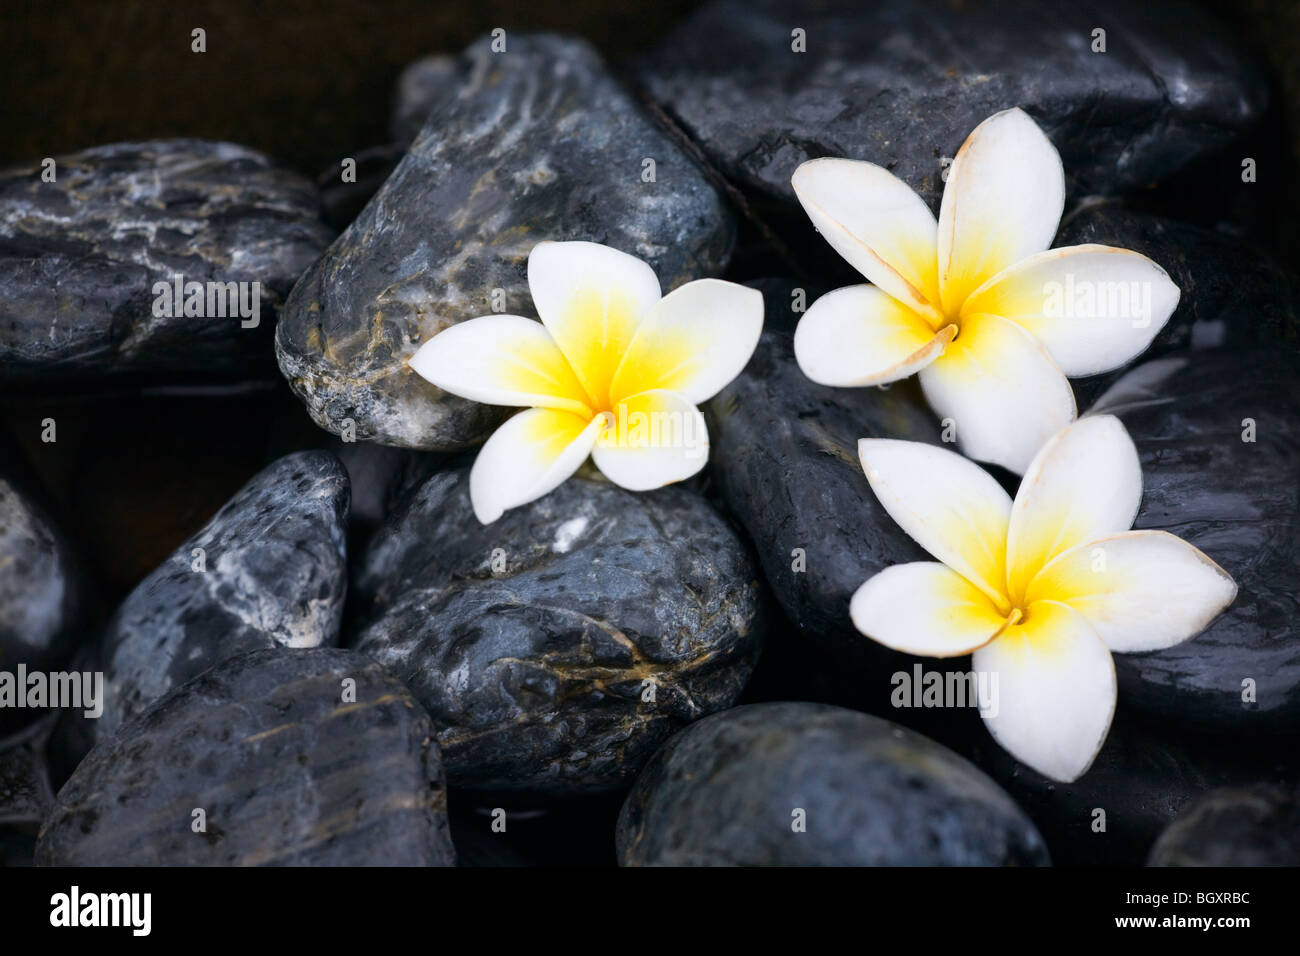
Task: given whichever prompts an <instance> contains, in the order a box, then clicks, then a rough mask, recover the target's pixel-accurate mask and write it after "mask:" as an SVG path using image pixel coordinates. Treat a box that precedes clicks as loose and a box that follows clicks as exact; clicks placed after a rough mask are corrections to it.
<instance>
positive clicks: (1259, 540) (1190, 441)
mask: <svg viewBox="0 0 1300 956" xmlns="http://www.w3.org/2000/svg"><path fill="white" fill-rule="evenodd" d="M1296 367H1297V355H1296V353H1294V352H1291V351H1288V350H1284V349H1272V350H1258V351H1227V352H1194V353H1189V354H1186V355H1179V356H1171V357H1167V358H1163V359H1156V360H1154V361H1152V362H1148V363H1145V364H1143V365H1140V366H1138V367H1137V368H1136V369H1134V370H1133V371H1131V372H1129V373H1128V374H1127V375H1126V376H1125V377H1124V378H1122V379H1120V381H1119V382H1117V383H1116V384H1115V386H1114V387H1113V388H1112V389H1111V390H1110V391H1109V392H1107V393H1106V394H1105V395H1103V396H1102V397H1101V398H1100V399H1099V400H1098V401H1097V403H1096V404H1095V405H1094V406H1093V408H1092V411H1093V412H1105V413H1108V414H1112V415H1117V416H1118V417H1119V418H1120V420H1121V421H1123V423H1124V425H1125V427H1126V428H1127V429H1128V431H1129V434H1130V435H1131V436H1132V437H1133V441H1134V443H1135V444H1136V445H1137V449H1138V455H1139V457H1140V459H1141V462H1142V481H1143V493H1142V506H1141V509H1140V511H1139V512H1138V516H1137V520H1136V521H1135V522H1134V527H1135V528H1153V529H1157V530H1162V531H1169V532H1171V533H1173V534H1175V535H1177V536H1178V537H1180V538H1182V539H1183V540H1185V541H1187V542H1188V543H1190V544H1193V545H1195V546H1196V547H1198V548H1200V549H1201V550H1202V551H1204V552H1205V553H1206V554H1207V555H1209V556H1210V558H1211V559H1213V560H1214V561H1215V562H1216V563H1217V564H1219V565H1220V566H1221V567H1222V568H1223V569H1224V570H1225V571H1227V572H1228V573H1229V574H1231V575H1232V577H1233V579H1234V580H1235V581H1236V582H1237V589H1238V590H1237V598H1236V600H1235V601H1234V602H1233V603H1232V605H1231V606H1229V607H1228V609H1227V610H1226V611H1225V612H1224V613H1223V614H1221V615H1220V616H1219V617H1217V618H1216V619H1215V620H1214V621H1213V622H1212V623H1211V624H1210V626H1209V627H1208V628H1206V630H1205V631H1204V632H1202V633H1201V634H1200V635H1198V636H1197V637H1194V638H1192V639H1191V640H1189V641H1185V642H1183V643H1182V644H1178V645H1176V646H1174V647H1171V648H1167V649H1166V650H1162V651H1153V652H1150V653H1146V654H1117V655H1116V656H1115V672H1116V675H1117V677H1118V679H1119V688H1120V700H1121V704H1122V706H1124V707H1132V708H1135V709H1137V710H1140V711H1143V712H1145V713H1147V714H1149V715H1150V716H1152V717H1155V718H1158V719H1161V720H1164V721H1167V722H1169V723H1170V724H1171V725H1173V726H1176V727H1200V728H1203V729H1207V730H1223V731H1238V732H1254V733H1274V732H1278V731H1283V730H1290V731H1294V730H1296V729H1300V639H1297V635H1296V621H1297V620H1300V603H1298V602H1297V597H1296V581H1297V577H1298V575H1300V495H1298V494H1297V488H1298V487H1300V383H1297V380H1296V375H1295V370H1296ZM1246 419H1251V420H1253V422H1254V426H1253V427H1254V438H1255V440H1254V441H1243V436H1244V435H1245V434H1246V432H1247V430H1248V428H1249V427H1250V426H1248V425H1247V423H1246ZM1247 679H1249V680H1251V681H1253V682H1254V699H1253V700H1249V699H1247V694H1246V690H1247V685H1245V683H1244V682H1245V681H1246V680H1247Z"/></svg>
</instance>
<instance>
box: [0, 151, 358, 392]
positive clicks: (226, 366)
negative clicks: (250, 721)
mask: <svg viewBox="0 0 1300 956" xmlns="http://www.w3.org/2000/svg"><path fill="white" fill-rule="evenodd" d="M54 161H55V166H54V172H55V176H56V179H55V181H54V182H45V181H43V179H42V166H41V165H40V164H32V165H29V166H20V167H11V168H8V169H5V170H3V171H0V378H2V379H3V381H4V382H5V383H6V384H12V385H22V386H24V387H26V386H29V385H31V384H33V383H38V382H48V381H50V380H52V379H53V380H55V381H64V380H67V379H70V378H73V377H77V378H100V377H113V376H120V375H124V374H135V375H148V376H151V377H155V378H157V377H162V378H177V377H184V378H185V380H186V381H187V382H188V381H191V380H193V378H194V377H195V376H199V377H204V378H241V379H242V378H246V377H247V376H248V375H249V374H250V373H251V372H258V371H260V372H261V373H263V374H266V373H272V372H273V366H272V365H271V363H270V349H269V345H270V340H271V336H272V329H273V328H274V326H275V320H276V314H277V312H278V310H279V308H280V307H281V305H282V304H283V303H284V300H285V298H286V297H287V296H288V294H289V290H290V289H291V288H292V287H293V284H294V282H296V281H297V279H298V277H299V276H300V275H301V274H302V273H303V271H304V270H305V269H306V268H307V267H308V266H309V265H311V263H312V262H313V261H314V260H315V259H316V258H317V257H318V256H319V255H320V254H321V253H322V252H323V251H324V250H325V247H326V246H327V245H329V242H330V240H331V239H332V238H333V232H332V230H330V228H329V227H328V226H326V225H325V223H324V222H323V221H321V219H320V196H319V193H318V192H317V190H316V187H315V185H314V184H312V183H311V181H310V180H307V179H304V178H303V177H301V176H299V175H298V174H297V173H294V172H292V171H290V170H288V169H285V168H283V167H281V166H279V165H277V164H276V163H274V162H273V161H272V160H271V159H270V158H269V157H267V156H265V155H263V154H261V153H258V152H256V151H254V150H251V149H247V148H245V147H243V146H236V145H234V144H232V143H217V142H206V141H203V140H195V139H175V140H153V141H149V142H142V143H113V144H110V145H107V146H100V147H96V148H94V149H88V150H84V151H83V152H80V153H72V154H69V155H65V156H58V157H54ZM177 276H181V277H183V280H184V282H187V283H189V282H197V283H203V284H204V305H203V311H204V315H203V316H196V315H185V314H183V311H184V309H183V306H184V302H183V301H182V303H181V308H174V309H173V310H172V314H171V315H165V314H164V315H158V314H156V311H157V310H156V309H155V306H156V305H157V304H158V301H159V300H158V293H156V292H155V290H154V286H155V283H158V282H164V283H167V284H169V285H173V284H174V282H175V280H176V277H177ZM231 282H234V283H249V284H250V285H248V286H247V287H245V288H243V289H240V288H239V287H236V290H235V291H236V292H237V293H240V294H242V296H243V297H242V299H241V300H240V302H242V303H245V304H247V305H249V306H250V307H251V306H252V304H253V303H254V301H255V300H254V297H253V294H252V291H253V290H252V286H251V283H253V282H257V283H260V286H259V290H260V295H259V296H258V297H257V298H256V302H257V315H256V319H257V325H256V326H255V327H253V326H251V325H250V326H249V327H247V328H245V327H242V325H243V323H252V322H253V317H252V316H250V317H249V318H246V319H245V318H242V317H241V316H240V315H239V314H238V313H237V312H233V310H232V309H231V308H230V307H227V308H226V313H225V316H224V317H222V316H219V315H217V314H215V313H216V312H217V305H218V303H217V301H216V299H215V297H214V299H213V303H212V306H213V308H212V310H211V313H209V311H208V305H207V297H208V295H207V293H208V283H223V284H224V283H231ZM228 292H229V290H228V289H227V288H225V287H224V286H223V288H222V298H223V300H224V299H225V297H226V295H227V293H228ZM172 304H173V305H175V303H172ZM223 304H224V303H223ZM236 304H239V303H236ZM250 311H251V308H250ZM232 312H233V317H232Z"/></svg>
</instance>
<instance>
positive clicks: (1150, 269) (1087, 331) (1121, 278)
mask: <svg viewBox="0 0 1300 956" xmlns="http://www.w3.org/2000/svg"><path fill="white" fill-rule="evenodd" d="M1178 296H1179V292H1178V286H1176V285H1174V283H1173V280H1172V279H1170V278H1169V274H1168V273H1166V272H1165V270H1164V269H1162V268H1160V266H1158V265H1156V264H1155V263H1154V262H1152V261H1151V260H1150V259H1148V258H1147V257H1146V256H1144V255H1142V254H1140V253H1137V252H1132V251H1130V250H1128V249H1115V248H1112V247H1110V246H1096V245H1086V246H1066V247H1065V248H1062V249H1048V250H1047V251H1046V252H1040V253H1038V254H1037V255H1034V256H1030V257H1029V258H1028V259H1022V260H1021V261H1020V262H1017V263H1016V264H1015V265H1012V266H1011V267H1010V268H1007V269H1003V270H1002V271H1001V272H999V273H998V274H997V275H996V276H994V277H993V278H992V279H990V280H989V281H988V282H986V283H985V284H984V285H983V286H981V287H980V288H979V289H977V290H976V291H975V292H974V293H973V294H972V295H971V297H970V298H969V299H967V300H966V302H965V304H964V305H963V306H962V311H963V312H971V313H974V312H991V313H993V314H994V315H1000V316H1002V317H1003V318H1007V319H1011V320H1012V321H1013V322H1015V323H1016V324H1018V325H1020V326H1023V327H1024V328H1025V329H1028V330H1029V331H1030V332H1031V333H1033V335H1034V336H1035V337H1036V338H1037V339H1038V341H1040V342H1042V343H1043V347H1044V348H1046V349H1047V352H1048V354H1049V355H1051V356H1052V358H1053V360H1055V362H1056V364H1057V366H1059V367H1060V369H1061V371H1062V372H1064V373H1065V374H1066V375H1067V376H1069V377H1071V378H1074V377H1076V376H1079V375H1096V374H1098V373H1099V372H1107V371H1110V370H1111V369H1113V368H1118V367H1119V366H1121V365H1123V364H1124V363H1125V362H1128V361H1129V360H1131V359H1133V358H1134V357H1136V356H1138V355H1140V354H1141V353H1142V352H1143V351H1144V350H1145V349H1146V347H1147V346H1148V345H1150V344H1151V341H1152V339H1154V338H1155V337H1156V334H1157V333H1158V332H1159V331H1160V330H1161V329H1162V328H1164V327H1165V323H1166V322H1168V321H1169V316H1171V315H1173V312H1174V309H1175V308H1177V306H1178Z"/></svg>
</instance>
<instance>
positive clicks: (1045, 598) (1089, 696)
mask: <svg viewBox="0 0 1300 956" xmlns="http://www.w3.org/2000/svg"><path fill="white" fill-rule="evenodd" d="M858 453H859V456H860V458H861V460H862V467H863V470H864V471H865V472H866V473H867V480H868V481H870V483H871V487H872V490H873V491H875V493H876V496H877V497H878V498H879V499H880V501H881V503H882V504H883V505H884V506H885V510H887V511H888V512H889V514H890V516H891V517H892V518H893V519H894V520H895V521H897V522H898V524H899V525H900V526H901V527H902V528H903V530H904V531H906V532H907V533H908V534H909V535H911V537H913V538H914V539H916V541H917V542H918V543H919V544H920V545H921V546H922V547H923V548H925V549H926V550H927V551H929V552H930V554H932V555H933V556H934V557H935V558H937V559H938V560H939V562H941V563H932V562H925V561H919V562H914V563H911V564H899V565H895V566H894V567H891V568H886V569H885V570H884V571H881V572H880V573H879V574H877V575H875V576H874V577H872V578H871V579H870V580H868V581H867V582H866V583H865V584H863V585H862V587H861V588H859V589H858V591H857V593H856V594H854V595H853V599H852V602H851V603H850V614H851V616H852V618H853V623H854V626H856V627H857V629H858V630H859V631H861V632H862V633H863V634H865V635H866V636H868V637H870V638H872V639H873V640H875V641H878V642H879V643H881V644H884V645H885V646H886V647H891V648H893V649H895V650H898V651H903V652H905V653H908V654H917V655H921V656H924V657H956V656H959V655H962V654H971V653H973V654H974V657H973V660H972V668H973V670H974V671H975V672H976V673H977V674H997V675H998V678H997V686H998V688H999V699H998V702H997V713H996V715H994V716H988V715H985V721H986V722H987V725H988V728H989V730H990V732H992V734H993V737H994V739H996V740H997V741H998V743H999V744H1001V745H1002V746H1003V747H1004V748H1006V749H1007V750H1008V751H1010V752H1011V753H1012V755H1014V756H1015V757H1016V758H1017V759H1019V760H1021V761H1023V762H1024V763H1027V764H1029V765H1030V766H1031V767H1033V768H1034V769H1035V770H1038V771H1039V772H1040V773H1043V774H1045V775H1046V776H1049V777H1052V778H1054V779H1056V780H1061V781H1065V782H1068V781H1071V780H1074V779H1076V778H1078V777H1079V776H1080V775H1082V774H1083V773H1084V772H1085V771H1086V770H1087V769H1088V767H1089V766H1091V764H1092V760H1093V758H1094V757H1095V756H1096V754H1097V752H1098V751H1099V750H1100V749H1101V745H1102V742H1103V741H1104V740H1105V739H1106V733H1107V731H1108V730H1109V729H1110V720H1111V715H1112V714H1113V713H1114V710H1115V668H1114V664H1113V662H1112V660H1111V652H1113V651H1117V652H1133V651H1155V650H1160V649H1162V648H1166V647H1171V646H1173V645H1174V644H1177V643H1179V642H1180V641H1184V640H1187V639H1188V638H1190V637H1194V636H1195V635H1196V634H1199V633H1200V632H1201V631H1202V630H1204V629H1205V627H1206V626H1207V625H1208V624H1209V623H1210V621H1212V620H1213V619H1214V618H1215V616H1216V615H1218V614H1219V613H1220V612H1221V611H1222V610H1223V609H1224V608H1226V607H1227V606H1228V605H1229V604H1231V603H1232V601H1233V599H1234V598H1235V597H1236V594H1237V586H1236V585H1235V584H1234V583H1233V580H1232V578H1230V577H1229V576H1228V574H1227V573H1226V572H1225V571H1224V570H1223V569H1222V568H1220V567H1219V566H1218V565H1217V564H1215V563H1214V562H1213V561H1211V560H1210V559H1209V558H1208V557H1206V556H1205V555H1204V554H1202V553H1201V552H1200V551H1198V550H1197V549H1196V548H1194V547H1192V546H1191V545H1189V544H1187V543H1186V542H1185V541H1183V540H1182V539H1180V538H1177V537H1175V536H1174V535H1172V534H1168V533H1166V532H1163V531H1130V530H1129V528H1130V527H1131V526H1132V524H1133V519H1134V517H1135V516H1136V515H1137V510H1138V503H1139V501H1140V499H1141V497H1142V472H1141V467H1140V465H1139V463H1138V457H1137V450H1136V449H1135V448H1134V447H1133V442H1132V440H1131V439H1130V438H1129V436H1128V433H1127V432H1126V431H1125V430H1124V426H1123V425H1121V424H1120V422H1119V420H1118V419H1117V418H1114V417H1112V416H1109V415H1099V416H1088V417H1085V418H1082V419H1080V420H1079V421H1078V422H1076V423H1075V424H1073V425H1071V426H1069V427H1067V428H1065V429H1063V430H1062V431H1061V432H1060V433H1058V434H1057V435H1055V436H1054V437H1053V438H1051V439H1050V440H1049V441H1048V442H1047V444H1045V445H1044V446H1043V448H1042V449H1041V450H1040V451H1039V453H1038V454H1037V455H1036V456H1035V457H1034V460H1033V462H1032V463H1031V464H1030V466H1029V469H1028V471H1026V473H1025V477H1024V479H1023V480H1022V481H1021V484H1020V489H1019V491H1018V492H1017V494H1016V499H1015V502H1014V503H1012V501H1011V499H1010V498H1009V497H1008V495H1007V493H1006V492H1005V491H1003V490H1002V486H1001V485H999V484H998V483H997V482H996V481H995V480H994V479H993V478H992V476H991V475H989V474H988V473H987V472H986V471H984V470H983V469H982V468H980V467H979V466H978V465H976V464H974V463H972V462H971V461H969V460H968V459H965V458H963V457H962V456H960V455H958V454H957V453H955V452H952V451H948V450H946V449H942V448H939V447H936V446H934V445H927V444H923V443H920V442H907V441H894V440H890V439H867V438H864V439H863V440H862V441H861V442H859V443H858Z"/></svg>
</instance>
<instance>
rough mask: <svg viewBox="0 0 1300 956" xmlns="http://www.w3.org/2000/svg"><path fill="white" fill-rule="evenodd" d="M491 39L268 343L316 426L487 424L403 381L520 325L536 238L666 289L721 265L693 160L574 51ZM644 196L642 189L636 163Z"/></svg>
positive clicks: (412, 434)
mask: <svg viewBox="0 0 1300 956" xmlns="http://www.w3.org/2000/svg"><path fill="white" fill-rule="evenodd" d="M488 42H489V40H488V38H486V37H485V38H483V39H481V40H480V41H478V42H477V43H475V44H474V45H473V46H471V47H470V48H469V49H468V50H467V51H466V53H465V54H464V56H463V57H462V59H461V61H460V63H459V69H460V70H461V71H462V73H463V74H464V76H465V83H464V85H463V86H462V87H461V88H460V89H458V90H457V92H456V95H455V96H449V97H446V98H443V99H442V100H441V101H440V102H439V103H438V105H437V106H436V107H435V108H434V109H433V112H432V113H431V114H430V115H429V117H428V120H427V123H426V125H425V127H424V130H423V132H422V133H421V134H420V136H419V137H418V138H417V139H416V141H415V142H414V143H413V144H412V146H411V149H410V151H409V152H408V153H407V154H406V156H405V157H404V158H403V159H402V161H401V163H400V164H399V165H398V166H397V169H396V170H395V171H394V172H393V174H392V176H391V177H390V178H389V179H388V181H387V182H386V183H385V184H384V186H383V188H382V189H381V190H380V191H379V192H378V193H377V194H376V195H375V197H374V199H372V200H371V202H370V203H369V205H367V206H366V208H365V210H363V211H362V213H361V215H360V216H359V217H358V218H357V219H356V220H355V221H354V222H353V223H352V225H351V226H349V227H348V229H347V230H346V231H345V232H344V233H343V235H342V236H340V237H339V239H338V240H337V241H336V242H335V243H334V245H333V246H331V247H330V250H329V252H328V253H327V254H326V255H325V256H324V257H323V258H322V259H321V260H320V261H319V262H317V263H316V265H314V266H313V267H312V268H311V269H310V270H309V271H308V272H307V274H306V275H304V276H303V278H302V281H300V282H299V283H298V285H297V287H295V289H294V291H293V294H292V295H291V296H290V299H289V302H288V304H287V305H286V308H285V310H284V314H283V316H282V318H281V320H280V325H279V327H278V330H277V333H276V354H277V356H278V358H279V361H280V369H281V371H282V372H283V373H284V375H285V377H286V378H287V379H288V380H289V383H290V385H291V386H292V387H293V389H294V391H295V392H296V393H297V394H298V396H299V397H300V398H301V399H302V400H303V402H304V403H305V405H306V406H307V410H308V412H309V413H310V414H311V416H312V418H313V419H314V420H315V421H316V422H317V424H319V425H320V426H321V427H323V428H326V429H328V430H330V431H333V432H335V433H341V431H342V428H343V424H342V423H343V422H344V420H345V419H351V420H352V421H353V422H354V423H355V426H356V437H357V438H358V439H361V440H370V441H377V442H380V443H383V444H389V445H400V446H404V447H408V448H424V449H429V450H451V449H455V448H461V447H466V446H468V445H471V444H473V443H474V442H476V441H479V440H481V439H483V438H484V437H486V435H487V434H488V432H489V431H490V430H491V428H492V426H493V425H494V424H495V423H497V422H498V421H499V420H500V419H501V415H502V413H501V410H500V409H496V408H492V407H490V406H486V405H479V404H476V403H473V402H469V401H466V400H464V399H460V398H457V397H455V396H451V395H448V394H446V393H444V392H442V391H440V390H439V389H438V388H436V387H435V386H433V385H431V384H430V383H428V382H426V381H425V380H424V379H422V378H420V377H419V376H418V375H416V374H415V373H414V372H412V371H411V370H410V368H409V367H408V366H407V364H406V362H407V359H409V358H410V357H411V355H412V354H414V352H415V350H416V349H417V348H419V346H420V345H421V344H423V343H424V342H425V341H427V340H428V339H429V338H430V337H431V336H433V335H435V334H437V333H438V332H440V331H442V330H443V329H444V328H446V327H448V326H449V325H452V324H454V323H456V322H459V321H462V320H464V319H468V318H472V317H474V316H478V315H484V314H486V313H488V312H490V311H491V309H492V300H491V296H492V290H493V289H501V290H503V291H504V294H505V301H506V307H507V311H510V312H514V313H519V314H533V307H532V301H531V299H530V298H529V295H528V286H527V282H526V274H525V267H526V263H527V259H528V253H529V252H530V251H531V250H532V247H533V246H534V245H535V244H536V243H538V242H539V241H541V240H543V239H557V240H572V239H586V240H591V241H595V242H601V243H605V244H606V245H610V246H613V247H614V248H616V249H620V250H622V251H624V252H628V253H631V254H633V255H636V256H639V257H641V258H642V259H644V260H646V261H647V262H649V263H650V265H651V266H652V267H653V268H654V269H655V271H656V273H657V274H658V276H659V281H660V283H661V285H662V287H663V289H664V291H665V292H666V291H668V290H669V289H672V288H674V287H675V286H677V285H680V284H681V283H683V282H685V281H687V280H690V279H695V278H699V277H700V276H703V275H707V274H712V273H716V272H719V271H721V270H722V268H723V267H724V266H725V265H726V262H727V258H728V256H729V254H730V247H731V243H732V238H733V232H734V228H733V223H732V221H731V218H730V216H729V214H728V212H727V210H726V208H725V206H724V205H723V203H722V200H721V198H720V197H719V196H718V194H717V193H716V192H715V191H714V189H713V188H712V186H710V185H709V183H708V182H707V180H706V179H705V178H704V175H703V173H701V172H700V171H699V170H698V169H697V168H696V166H695V165H694V163H693V161H692V160H691V159H690V158H689V157H687V156H686V154H684V153H683V152H682V151H681V150H680V149H679V147H678V146H677V145H676V144H675V143H674V142H673V140H672V139H670V138H669V137H668V135H667V134H665V133H664V132H662V131H661V130H660V129H659V128H658V127H657V126H655V125H654V124H653V123H652V122H651V121H650V120H649V119H648V118H647V117H646V116H644V115H643V114H642V112H641V110H640V108H639V107H638V106H637V104H636V102H635V101H634V100H633V99H631V98H630V97H629V96H628V94H627V93H626V92H624V91H623V89H622V88H621V87H620V86H619V85H618V84H617V83H616V82H615V81H614V80H613V79H612V77H611V76H610V75H609V74H608V73H607V72H606V70H605V67H604V65H603V63H602V62H601V61H600V59H599V57H597V56H596V54H595V53H594V52H593V51H592V50H591V48H590V47H589V46H587V45H586V44H585V43H583V42H582V41H580V40H574V39H566V38H562V37H557V36H545V35H544V36H535V37H524V36H511V37H510V38H509V41H508V42H509V44H510V46H509V52H508V53H505V54H494V53H492V52H491V51H490V50H489V48H488ZM647 158H649V159H653V160H654V161H655V164H656V165H655V170H656V181H655V182H642V181H641V176H642V169H643V167H642V160H643V159H647Z"/></svg>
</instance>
